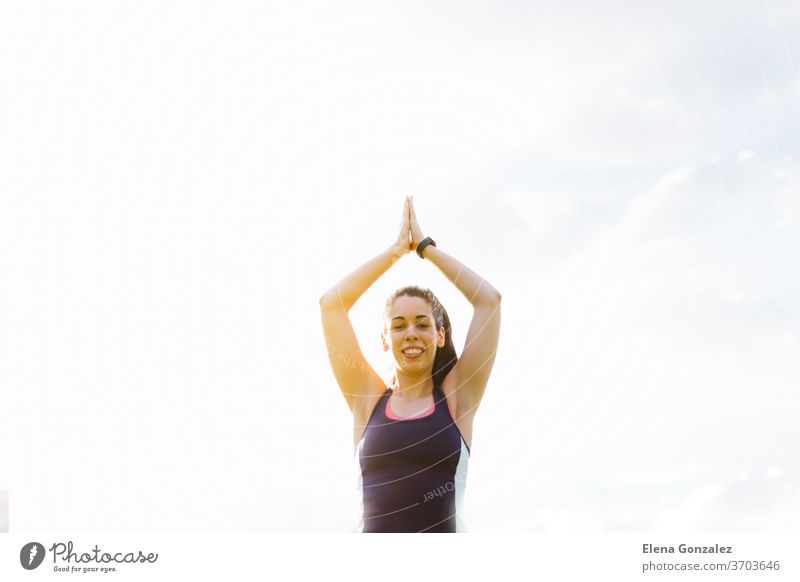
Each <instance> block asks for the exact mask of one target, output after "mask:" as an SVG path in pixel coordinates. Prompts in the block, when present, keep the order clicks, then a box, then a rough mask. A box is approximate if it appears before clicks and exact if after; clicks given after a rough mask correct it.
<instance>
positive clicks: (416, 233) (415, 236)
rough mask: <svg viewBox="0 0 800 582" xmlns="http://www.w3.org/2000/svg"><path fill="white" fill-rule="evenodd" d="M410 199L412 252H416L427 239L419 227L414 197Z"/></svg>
mask: <svg viewBox="0 0 800 582" xmlns="http://www.w3.org/2000/svg"><path fill="white" fill-rule="evenodd" d="M410 199H411V200H410V203H409V206H410V216H409V222H410V225H409V228H410V229H411V250H412V251H416V250H417V245H418V244H419V243H421V242H422V241H423V240H424V239H425V235H424V234H422V229H421V228H420V227H419V222H417V213H416V212H415V211H414V197H413V196H411V197H410Z"/></svg>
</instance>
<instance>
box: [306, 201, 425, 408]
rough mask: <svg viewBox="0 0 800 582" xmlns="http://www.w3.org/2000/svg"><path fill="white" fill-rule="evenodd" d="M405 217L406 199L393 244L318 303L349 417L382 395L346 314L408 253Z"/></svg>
mask: <svg viewBox="0 0 800 582" xmlns="http://www.w3.org/2000/svg"><path fill="white" fill-rule="evenodd" d="M409 217H410V201H409V199H408V198H406V202H405V206H404V207H403V218H402V221H401V224H400V233H399V234H398V236H397V240H396V241H395V243H394V244H393V245H392V246H391V247H389V248H388V249H386V250H385V251H383V252H382V253H380V254H379V255H378V256H376V257H374V258H373V259H370V260H369V261H367V262H366V263H364V264H363V265H361V266H360V267H359V268H357V269H356V270H355V271H353V272H352V273H350V274H349V275H348V276H347V277H345V278H344V279H342V280H341V281H339V282H338V283H337V284H336V285H334V286H333V287H331V288H330V289H329V290H328V291H327V292H326V293H325V294H324V295H323V296H322V297H320V300H319V306H320V311H321V314H322V329H323V332H324V334H325V343H326V344H327V346H328V359H329V360H330V363H331V367H332V368H333V374H334V376H335V377H336V382H337V383H338V384H339V388H340V389H341V391H342V394H343V395H344V397H345V400H346V401H347V405H348V406H349V407H350V410H351V411H352V412H353V414H357V413H358V412H359V411H360V409H361V408H362V407H364V406H366V404H367V402H368V401H369V397H371V396H375V395H380V394H382V393H383V380H382V379H381V378H380V376H379V375H378V374H377V373H376V372H375V370H373V369H372V366H370V365H369V363H368V362H367V361H366V360H365V359H364V355H363V354H362V352H361V348H360V346H359V345H358V340H357V339H356V334H355V331H354V330H353V325H352V324H351V323H350V318H349V317H348V315H347V314H348V312H349V311H350V308H351V307H353V305H354V304H355V302H356V301H357V300H358V298H359V297H361V295H363V294H364V292H365V291H366V290H367V289H369V288H370V286H371V285H372V284H373V283H374V282H375V281H377V280H378V278H379V277H380V276H381V275H383V274H384V273H385V272H386V271H388V270H389V267H391V266H392V265H393V264H394V263H395V262H397V261H398V260H399V259H400V258H401V257H402V256H403V255H405V254H406V253H408V252H409V251H410V250H411V240H410V234H409V231H410V229H409Z"/></svg>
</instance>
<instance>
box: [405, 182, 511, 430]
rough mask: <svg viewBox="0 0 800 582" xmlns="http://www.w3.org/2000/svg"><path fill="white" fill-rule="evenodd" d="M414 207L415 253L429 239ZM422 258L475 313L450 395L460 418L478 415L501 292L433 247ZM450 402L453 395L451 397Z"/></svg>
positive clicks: (494, 349) (497, 329) (494, 344)
mask: <svg viewBox="0 0 800 582" xmlns="http://www.w3.org/2000/svg"><path fill="white" fill-rule="evenodd" d="M410 204H411V218H410V220H411V244H412V247H413V248H414V249H416V248H417V245H418V244H419V243H420V242H421V241H422V240H423V239H424V238H425V237H424V235H423V234H422V229H421V228H420V226H419V222H418V221H417V216H416V212H415V211H414V199H413V197H412V198H411V200H410ZM422 256H423V257H424V258H425V259H427V260H429V261H430V262H431V263H433V264H434V265H436V267H437V268H438V269H439V270H440V271H441V272H442V273H443V274H444V275H445V277H447V278H448V279H449V280H450V282H451V283H453V285H455V286H456V288H458V290H459V291H461V293H462V294H463V295H464V297H466V298H467V300H468V301H469V302H470V303H471V304H472V307H473V309H474V311H473V315H472V321H471V322H470V325H469V330H468V331H467V339H466V342H465V344H464V350H463V351H462V353H461V356H459V358H458V361H457V362H456V365H455V366H454V367H453V369H452V370H451V371H450V373H449V374H448V377H449V376H450V375H451V374H452V375H453V377H454V379H455V382H453V383H450V382H448V390H447V392H452V396H453V397H454V400H455V402H456V408H457V410H456V415H457V416H459V417H461V416H464V415H470V414H474V412H475V410H476V409H477V407H478V404H480V401H481V398H483V392H484V390H485V389H486V384H487V383H488V381H489V374H490V372H491V371H492V366H493V365H494V359H495V355H496V354H497V344H498V341H499V339H500V299H501V295H500V292H499V291H498V290H497V289H495V288H494V287H492V286H491V285H490V284H489V283H488V281H486V280H485V279H483V278H482V277H481V276H480V275H478V274H477V273H476V272H475V271H473V270H472V269H470V268H469V267H467V266H466V265H464V264H463V263H461V262H459V261H458V260H457V259H455V258H453V257H451V256H450V255H448V254H447V253H446V252H444V251H443V250H441V249H438V248H436V247H435V246H433V245H428V246H426V247H425V248H424V249H423V251H422ZM447 396H448V399H450V397H451V394H447Z"/></svg>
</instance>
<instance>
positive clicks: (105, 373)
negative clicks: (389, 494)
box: [0, 0, 800, 532]
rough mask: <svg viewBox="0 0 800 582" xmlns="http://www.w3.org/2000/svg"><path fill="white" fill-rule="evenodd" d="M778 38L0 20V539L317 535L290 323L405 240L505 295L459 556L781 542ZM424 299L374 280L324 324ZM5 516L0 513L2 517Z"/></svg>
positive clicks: (792, 37)
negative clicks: (522, 548) (534, 548)
mask: <svg viewBox="0 0 800 582" xmlns="http://www.w3.org/2000/svg"><path fill="white" fill-rule="evenodd" d="M797 38H800V8H798V6H797V3H796V2H793V1H785V2H779V1H776V0H764V1H755V0H753V1H747V2H743V1H739V2H736V1H734V2H699V1H698V2H692V1H691V0H689V1H679V2H669V3H668V2H653V1H651V0H648V1H646V2H631V1H628V2H624V1H608V2H594V1H593V2H579V3H573V4H570V5H568V6H567V5H564V4H563V3H558V2H543V1H542V2H522V1H502V2H462V1H459V2H455V1H451V2H436V3H431V2H388V3H387V2H338V3H323V2H293V3H271V4H268V5H264V3H261V2H224V3H223V2H218V3H209V2H191V3H188V2H169V3H163V2H138V3H133V4H131V3H120V2H106V1H99V0H98V1H94V2H86V1H81V2H70V3H63V2H38V3H24V4H20V3H17V4H16V5H13V6H11V5H7V6H4V7H3V8H2V9H0V54H2V55H4V56H3V57H2V58H0V94H2V95H3V104H4V106H3V112H4V113H3V118H2V131H0V159H2V165H1V166H0V200H1V201H2V204H1V205H0V270H2V280H3V284H2V285H0V410H2V416H3V419H2V422H0V490H3V491H7V492H8V494H9V497H8V498H9V505H10V517H9V526H10V529H11V531H45V530H47V531H120V532H122V531H181V530H184V531H220V530H221V531H343V530H348V529H350V528H352V527H354V526H355V523H356V521H357V518H358V516H357V515H355V514H354V511H355V503H354V501H355V500H356V499H357V497H356V495H357V491H355V489H354V488H355V484H356V476H355V473H354V468H355V467H354V464H353V459H352V442H351V438H352V437H351V434H352V433H351V418H350V415H349V411H348V410H347V407H346V405H345V401H344V399H343V398H342V396H341V394H340V393H339V390H338V388H337V386H336V383H335V381H334V378H333V374H332V372H331V371H330V367H329V364H328V361H327V356H326V350H325V342H324V339H323V336H322V331H321V326H320V320H319V310H318V304H317V300H318V298H319V296H320V295H321V294H322V293H324V292H325V291H326V290H327V289H328V288H329V287H330V286H331V285H333V284H334V283H335V282H336V281H338V280H339V279H340V278H342V277H343V276H344V275H346V274H347V273H349V272H350V271H351V270H353V269H354V268H356V267H357V266H359V265H360V264H362V263H363V262H365V261H366V260H368V259H370V258H372V257H373V256H375V255H376V254H378V253H379V252H381V251H383V250H384V249H386V248H387V247H388V246H389V245H390V244H391V243H392V241H393V240H394V238H395V237H396V234H397V232H396V229H397V226H398V224H399V219H400V212H401V210H402V206H403V197H404V196H405V195H407V194H412V195H414V197H415V201H416V207H417V212H418V216H419V220H420V224H421V226H422V228H423V230H424V231H425V233H426V234H428V235H430V236H432V237H433V238H435V239H436V241H437V245H438V246H439V248H441V249H443V250H446V251H447V252H448V253H449V254H451V255H453V256H454V257H456V258H457V259H459V260H460V261H462V262H463V263H465V264H466V265H468V266H469V267H470V268H472V269H473V270H475V271H476V272H478V273H479V274H480V275H482V276H483V277H484V278H486V279H487V280H488V281H489V282H490V283H491V284H492V285H494V286H495V287H497V288H498V289H499V290H500V291H501V293H502V294H503V307H502V309H503V311H502V329H501V338H500V346H499V352H498V357H497V360H496V362H495V367H494V371H493V373H492V377H491V380H490V383H489V386H488V387H487V390H486V395H485V398H484V400H483V403H482V405H481V408H480V410H479V412H478V414H477V416H476V420H475V429H474V430H475V432H474V439H473V450H472V451H473V454H472V457H471V459H470V473H469V478H468V485H467V493H466V497H465V518H466V523H467V526H468V527H469V528H470V529H472V530H473V531H484V530H488V531H500V530H502V531H509V530H513V531H558V530H568V531H671V530H675V531H713V530H719V531H743V532H744V531H786V530H798V529H800V449H798V446H797V443H798V442H800V423H798V418H800V357H798V355H800V319H799V318H798V310H799V309H800V275H798V273H799V272H800V271H799V270H798V269H797V267H796V264H797V255H798V248H799V247H800V72H799V71H800V46H798V43H797V40H796V39H797ZM409 283H417V284H420V285H425V286H430V287H431V288H432V289H433V291H434V292H435V293H436V294H437V295H438V296H439V297H440V299H441V300H442V301H443V303H444V305H445V307H446V308H447V309H448V311H449V312H450V316H451V320H452V321H453V326H454V336H455V340H456V345H457V348H458V349H459V352H460V351H461V348H462V346H463V342H464V336H465V334H466V330H467V327H468V325H469V319H470V316H471V311H470V307H469V304H468V302H467V301H466V299H465V298H464V297H462V296H461V295H460V294H459V292H458V291H457V289H455V288H454V287H453V286H452V285H451V284H450V283H449V282H448V281H447V280H446V279H445V278H444V277H443V276H442V275H441V274H440V273H439V272H438V271H437V270H436V268H435V267H434V266H433V265H432V264H430V263H424V262H422V261H419V259H418V258H417V257H416V256H413V255H409V256H408V257H406V258H404V259H403V260H402V261H401V262H400V263H399V264H398V265H396V266H395V267H394V268H393V269H392V270H390V271H389V272H388V273H387V274H386V275H385V276H384V277H383V278H381V279H380V280H379V281H378V282H377V283H376V284H375V285H374V286H373V287H372V288H371V289H370V290H369V291H368V292H367V293H366V294H365V295H364V296H363V297H362V299H361V300H360V301H359V302H358V303H357V304H356V306H355V307H354V308H353V310H352V311H351V317H352V320H353V323H354V326H355V328H356V331H357V334H358V337H359V340H360V343H361V346H362V349H363V350H364V352H365V354H367V356H368V358H369V359H370V361H371V362H372V364H373V366H374V367H375V368H376V369H377V370H378V371H379V372H380V373H381V374H384V375H385V374H387V372H388V369H389V368H388V365H389V362H388V361H387V360H385V359H384V356H383V353H382V351H381V350H380V341H379V333H380V330H381V324H382V322H381V307H382V303H383V301H384V300H385V298H386V296H387V295H388V294H389V293H390V292H391V291H392V290H394V289H395V288H397V287H399V286H402V285H405V284H409ZM2 522H3V520H2V519H0V523H2Z"/></svg>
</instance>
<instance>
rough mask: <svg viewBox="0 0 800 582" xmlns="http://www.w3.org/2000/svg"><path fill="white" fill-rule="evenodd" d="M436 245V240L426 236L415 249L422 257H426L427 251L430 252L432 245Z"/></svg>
mask: <svg viewBox="0 0 800 582" xmlns="http://www.w3.org/2000/svg"><path fill="white" fill-rule="evenodd" d="M435 246H436V242H435V241H434V240H433V239H432V238H431V237H429V236H426V237H425V238H423V239H422V240H421V241H420V242H419V244H418V245H416V246H415V247H414V250H415V251H416V253H417V255H418V256H419V257H420V258H421V259H424V258H425V253H426V252H429V249H430V247H435Z"/></svg>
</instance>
